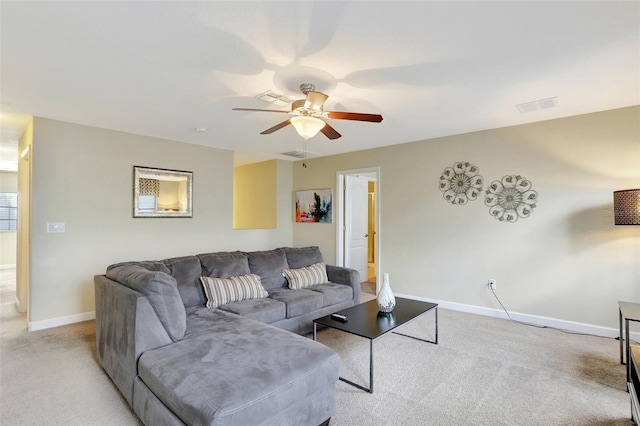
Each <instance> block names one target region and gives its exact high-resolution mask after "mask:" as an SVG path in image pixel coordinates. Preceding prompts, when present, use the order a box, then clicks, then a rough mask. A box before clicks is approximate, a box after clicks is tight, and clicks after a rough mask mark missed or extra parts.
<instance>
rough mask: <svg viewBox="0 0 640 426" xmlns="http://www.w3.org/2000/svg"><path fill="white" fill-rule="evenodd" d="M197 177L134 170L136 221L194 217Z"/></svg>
mask: <svg viewBox="0 0 640 426" xmlns="http://www.w3.org/2000/svg"><path fill="white" fill-rule="evenodd" d="M192 186H193V173H192V172H184V171H180V170H166V169H154V168H150V167H141V166H133V217H193V212H192V201H191V191H192Z"/></svg>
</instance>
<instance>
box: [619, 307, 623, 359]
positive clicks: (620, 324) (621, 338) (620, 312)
mask: <svg viewBox="0 0 640 426" xmlns="http://www.w3.org/2000/svg"><path fill="white" fill-rule="evenodd" d="M618 323H619V326H620V364H624V355H623V353H622V344H623V340H624V339H623V337H622V309H618Z"/></svg>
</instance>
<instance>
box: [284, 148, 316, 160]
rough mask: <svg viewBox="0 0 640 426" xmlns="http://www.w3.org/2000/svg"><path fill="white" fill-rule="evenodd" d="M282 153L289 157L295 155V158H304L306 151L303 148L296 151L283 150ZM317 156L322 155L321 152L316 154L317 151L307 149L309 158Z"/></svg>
mask: <svg viewBox="0 0 640 426" xmlns="http://www.w3.org/2000/svg"><path fill="white" fill-rule="evenodd" d="M281 155H286V156H288V157H295V158H300V159H303V158H304V151H303V150H302V149H296V150H295V151H289V152H282V153H281ZM315 157H320V154H316V153H315V152H309V151H307V158H315Z"/></svg>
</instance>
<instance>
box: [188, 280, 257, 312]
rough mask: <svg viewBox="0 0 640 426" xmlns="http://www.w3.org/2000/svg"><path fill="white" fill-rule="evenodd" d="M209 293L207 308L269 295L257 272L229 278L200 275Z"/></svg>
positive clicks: (205, 289) (207, 293)
mask: <svg viewBox="0 0 640 426" xmlns="http://www.w3.org/2000/svg"><path fill="white" fill-rule="evenodd" d="M200 280H201V281H202V286H203V287H204V292H205V293H206V295H207V308H217V307H218V306H220V305H224V304H226V303H229V302H237V301H240V300H245V299H259V298H263V297H267V296H268V295H269V294H267V291H266V290H265V289H264V287H262V284H261V283H260V277H259V276H258V275H256V274H247V275H239V276H236V277H229V278H212V277H200Z"/></svg>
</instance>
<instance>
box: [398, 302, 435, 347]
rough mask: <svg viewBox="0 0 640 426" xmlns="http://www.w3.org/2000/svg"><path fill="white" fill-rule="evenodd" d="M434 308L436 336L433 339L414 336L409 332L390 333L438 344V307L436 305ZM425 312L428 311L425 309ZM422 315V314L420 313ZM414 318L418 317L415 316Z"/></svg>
mask: <svg viewBox="0 0 640 426" xmlns="http://www.w3.org/2000/svg"><path fill="white" fill-rule="evenodd" d="M435 310H436V321H435V327H436V338H435V340H427V339H423V338H421V337H416V336H411V335H409V334H404V333H400V332H399V331H392V333H393V334H397V335H400V336H404V337H410V338H412V339H415V340H420V341H421V342H427V343H433V344H434V345H437V344H438V307H437V306H436V307H435ZM427 312H429V311H427ZM425 313H426V312H425ZM422 315H424V314H422ZM416 318H418V317H416ZM416 318H414V319H416ZM412 321H413V320H412Z"/></svg>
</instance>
